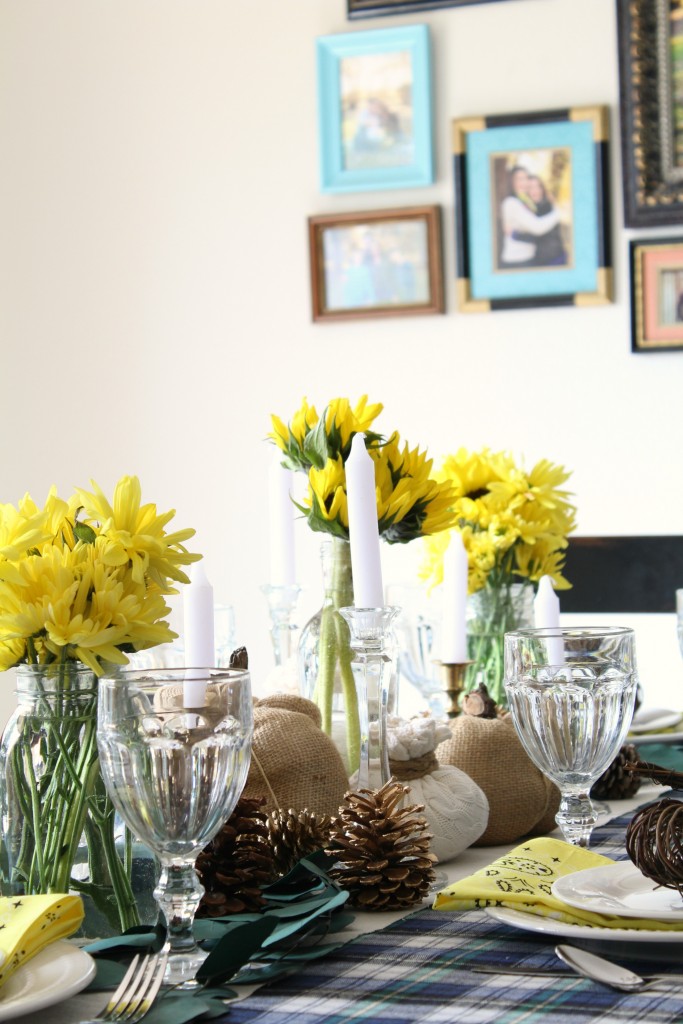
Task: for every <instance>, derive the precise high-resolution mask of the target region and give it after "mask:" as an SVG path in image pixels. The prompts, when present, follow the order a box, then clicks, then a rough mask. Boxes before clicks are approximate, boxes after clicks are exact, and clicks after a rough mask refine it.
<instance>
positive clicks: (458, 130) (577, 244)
mask: <svg viewBox="0 0 683 1024" xmlns="http://www.w3.org/2000/svg"><path fill="white" fill-rule="evenodd" d="M608 136H609V122H608V111H607V108H606V107H604V106H595V107H574V108H570V109H567V110H551V111H537V112H533V113H525V114H505V115H501V116H494V117H470V118H461V119H458V120H456V121H454V122H453V157H454V160H453V168H454V178H455V199H456V274H457V299H458V307H459V308H460V309H461V310H464V311H465V312H478V313H481V312H489V311H492V310H505V309H520V308H523V307H532V306H567V305H574V306H587V305H598V304H602V303H606V302H611V301H612V278H613V275H612V260H611V247H610V231H609V203H608V201H607V191H608V180H609V179H608Z"/></svg>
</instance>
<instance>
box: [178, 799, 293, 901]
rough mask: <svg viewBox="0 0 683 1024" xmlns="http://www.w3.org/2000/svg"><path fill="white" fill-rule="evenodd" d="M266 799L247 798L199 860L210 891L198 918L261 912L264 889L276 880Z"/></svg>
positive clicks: (199, 873)
mask: <svg viewBox="0 0 683 1024" xmlns="http://www.w3.org/2000/svg"><path fill="white" fill-rule="evenodd" d="M264 803H265V800H264V799H263V797H259V798H257V799H253V800H250V799H248V798H246V797H243V798H242V799H241V800H239V801H238V803H237V806H236V807H235V810H234V811H233V812H232V814H231V816H230V818H229V819H228V821H227V822H226V823H225V825H224V826H223V828H222V829H221V831H220V832H219V833H218V835H217V836H214V838H213V839H212V840H211V842H210V843H209V844H208V846H206V847H205V848H204V849H203V850H202V851H201V853H200V854H199V856H198V857H197V863H196V868H197V874H198V875H199V880H200V882H201V883H202V885H203V886H204V889H205V890H206V891H205V893H204V895H203V896H202V899H201V901H200V904H199V907H198V909H197V917H222V916H223V915H225V914H242V913H245V912H252V911H255V910H259V909H260V908H261V907H262V906H263V905H264V902H265V901H264V899H263V897H262V895H261V889H260V886H262V885H267V884H268V883H269V882H272V881H273V879H274V878H275V874H276V873H275V866H274V863H273V851H272V848H271V845H270V841H269V839H268V824H267V818H266V814H265V813H264V812H263V811H262V810H261V807H262V806H263V804H264Z"/></svg>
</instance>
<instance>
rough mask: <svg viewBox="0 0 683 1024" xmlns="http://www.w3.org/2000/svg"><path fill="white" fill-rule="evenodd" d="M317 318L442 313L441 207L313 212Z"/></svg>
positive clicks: (313, 292)
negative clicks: (320, 213) (318, 213)
mask: <svg viewBox="0 0 683 1024" xmlns="http://www.w3.org/2000/svg"><path fill="white" fill-rule="evenodd" d="M308 234H309V248H310V260H311V298H312V306H313V319H314V320H350V319H358V318H361V317H365V318H367V317H384V316H406V315H415V314H425V313H443V311H444V296H443V269H442V256H441V210H440V208H439V207H438V206H415V207H405V208H403V209H393V210H373V211H365V212H362V213H336V214H325V215H320V216H314V217H309V219H308Z"/></svg>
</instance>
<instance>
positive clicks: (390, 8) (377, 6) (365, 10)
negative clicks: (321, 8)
mask: <svg viewBox="0 0 683 1024" xmlns="http://www.w3.org/2000/svg"><path fill="white" fill-rule="evenodd" d="M509 2H510V0H346V14H347V17H348V18H349V20H350V21H353V20H354V19H356V18H378V17H384V16H386V15H390V14H417V13H419V12H420V11H438V10H440V9H441V8H442V7H466V6H471V5H472V4H491V3H509Z"/></svg>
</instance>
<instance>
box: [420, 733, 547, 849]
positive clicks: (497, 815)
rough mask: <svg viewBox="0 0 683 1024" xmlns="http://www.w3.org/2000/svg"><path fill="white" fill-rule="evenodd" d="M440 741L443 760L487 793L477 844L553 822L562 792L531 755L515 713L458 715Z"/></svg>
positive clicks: (534, 831) (540, 830)
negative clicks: (518, 729) (485, 814)
mask: <svg viewBox="0 0 683 1024" xmlns="http://www.w3.org/2000/svg"><path fill="white" fill-rule="evenodd" d="M449 725H450V729H451V737H450V739H447V740H444V742H443V743H441V744H440V745H439V746H438V747H437V751H436V756H437V757H438V759H439V763H440V764H450V765H455V767H456V768H460V770H461V771H463V772H465V774H466V775H469V776H470V778H471V779H474V781H475V782H476V783H477V785H478V786H479V788H480V789H482V790H483V791H484V793H485V795H486V798H487V800H488V803H489V821H488V825H487V827H486V830H485V832H484V833H483V834H482V835H481V836H480V837H479V839H478V840H477V841H476V842H475V843H473V844H472V845H473V846H500V845H502V844H503V843H511V842H514V841H515V840H516V839H521V838H522V836H527V835H543V834H545V833H547V832H550V831H552V830H553V829H554V828H555V814H556V812H557V809H558V807H559V805H560V792H559V790H558V789H557V787H556V786H554V785H553V783H552V782H551V781H550V780H549V779H547V778H546V777H545V775H543V773H542V772H541V771H539V769H538V768H537V767H536V766H535V765H534V764H533V762H532V761H531V760H530V759H529V757H528V755H527V753H526V751H525V750H524V748H523V746H522V744H521V742H520V740H519V737H518V736H517V733H516V732H515V727H514V725H513V724H512V719H511V718H510V716H509V715H508V716H507V717H505V718H475V717H473V716H472V715H460V716H459V717H458V718H455V719H453V721H451V722H450V723H449Z"/></svg>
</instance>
